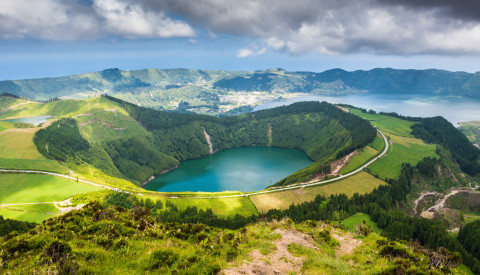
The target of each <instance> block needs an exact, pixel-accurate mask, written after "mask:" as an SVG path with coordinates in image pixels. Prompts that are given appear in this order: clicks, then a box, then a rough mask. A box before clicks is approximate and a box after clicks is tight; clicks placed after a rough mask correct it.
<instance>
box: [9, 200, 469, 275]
mask: <svg viewBox="0 0 480 275" xmlns="http://www.w3.org/2000/svg"><path fill="white" fill-rule="evenodd" d="M32 233H35V234H28V233H27V234H23V235H15V234H12V235H9V236H7V237H5V238H4V241H3V242H2V243H1V244H0V251H1V252H0V258H1V259H2V262H3V264H2V265H1V266H0V271H1V272H2V273H8V272H12V273H31V272H33V271H34V270H35V272H47V271H48V270H50V271H54V272H59V273H68V274H72V273H101V274H118V273H157V274H158V273H162V274H169V273H190V274H212V273H217V272H220V271H222V270H223V272H226V273H227V274H228V273H234V274H235V273H241V272H248V270H251V269H256V270H258V269H259V268H261V269H265V270H273V269H275V270H281V272H282V273H288V272H293V271H296V272H302V273H306V274H318V273H339V274H340V273H341V274H345V273H348V274H362V273H365V272H366V273H381V272H394V271H395V270H403V271H407V270H408V271H409V272H416V273H419V272H427V271H428V272H439V271H440V269H439V268H437V269H428V266H429V262H430V258H429V257H421V256H422V255H426V254H428V251H427V250H425V249H424V248H422V247H420V246H418V245H416V246H415V245H414V244H413V243H399V242H394V241H389V240H388V239H386V238H384V237H379V236H378V235H377V234H374V233H373V234H370V235H369V236H367V237H361V236H357V238H359V239H357V240H355V239H354V237H356V236H354V235H353V234H352V233H349V232H345V231H342V230H340V229H336V228H334V227H333V226H331V225H329V224H324V223H321V222H309V223H300V224H296V225H293V224H292V223H291V221H289V220H284V221H281V222H277V221H273V222H269V223H263V222H262V223H256V224H252V225H249V226H246V227H244V228H242V229H240V230H228V229H218V228H212V227H209V226H205V225H202V224H178V223H161V222H158V221H155V220H154V219H153V218H152V217H151V216H150V215H149V213H148V211H147V212H145V211H143V210H142V209H141V208H135V209H132V210H125V209H123V208H119V207H117V208H104V207H102V206H101V205H98V204H90V205H88V206H87V207H86V208H85V209H83V210H81V211H76V212H72V213H69V214H66V215H64V216H62V217H57V218H54V219H50V220H48V221H46V222H45V223H44V224H43V225H41V226H37V227H36V228H35V229H33V231H32ZM352 244H353V245H352ZM346 246H350V247H351V248H349V249H347V248H346ZM14 255H15V256H14ZM452 255H454V254H452ZM340 256H342V257H340ZM367 263H369V264H367ZM457 266H458V263H455V264H453V265H451V266H448V267H447V269H444V270H449V271H450V272H452V273H453V274H465V273H463V271H461V269H458V268H456V267H457ZM442 267H443V266H442ZM437 270H438V271H437ZM467 270H468V269H467Z"/></svg>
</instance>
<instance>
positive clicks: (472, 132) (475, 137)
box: [458, 121, 480, 147]
mask: <svg viewBox="0 0 480 275" xmlns="http://www.w3.org/2000/svg"><path fill="white" fill-rule="evenodd" d="M458 129H459V130H460V131H461V132H462V133H463V134H464V135H465V136H466V137H467V138H468V140H470V142H472V143H473V144H474V145H475V146H477V147H479V146H480V121H469V122H460V127H459V128H458Z"/></svg>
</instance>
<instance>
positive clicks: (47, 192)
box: [0, 173, 99, 222]
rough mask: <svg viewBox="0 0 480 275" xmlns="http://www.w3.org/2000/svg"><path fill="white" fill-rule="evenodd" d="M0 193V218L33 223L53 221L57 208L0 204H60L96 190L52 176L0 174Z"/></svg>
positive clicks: (96, 188) (41, 205)
mask: <svg viewBox="0 0 480 275" xmlns="http://www.w3.org/2000/svg"><path fill="white" fill-rule="evenodd" d="M0 189H1V190H2V192H1V193H0V215H3V216H4V217H5V218H12V219H18V220H22V221H33V222H39V221H42V220H44V219H47V218H50V217H52V213H56V212H58V211H57V208H55V206H54V205H53V204H32V205H11V206H2V205H1V204H19V203H32V202H53V201H63V200H65V199H68V198H70V197H71V196H73V195H75V194H79V193H84V192H89V191H95V190H99V188H98V187H95V186H91V185H87V184H82V183H77V182H74V181H70V180H66V179H62V178H59V177H55V176H47V175H31V174H8V173H5V174H0Z"/></svg>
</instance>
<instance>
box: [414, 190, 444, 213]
mask: <svg viewBox="0 0 480 275" xmlns="http://www.w3.org/2000/svg"><path fill="white" fill-rule="evenodd" d="M437 194H439V193H438V192H423V193H421V194H420V197H418V199H416V200H415V201H414V202H413V210H414V211H415V213H416V212H417V206H418V203H419V202H420V201H421V200H423V198H425V197H426V196H430V195H437Z"/></svg>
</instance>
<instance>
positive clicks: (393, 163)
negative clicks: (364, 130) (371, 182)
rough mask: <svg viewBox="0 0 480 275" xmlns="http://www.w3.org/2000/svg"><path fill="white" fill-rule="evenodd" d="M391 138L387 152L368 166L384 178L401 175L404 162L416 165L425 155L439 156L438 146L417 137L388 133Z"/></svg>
mask: <svg viewBox="0 0 480 275" xmlns="http://www.w3.org/2000/svg"><path fill="white" fill-rule="evenodd" d="M386 135H387V136H388V137H389V139H390V142H391V144H390V146H389V148H388V151H387V154H386V155H385V156H384V157H382V158H380V159H379V160H378V161H376V162H374V163H373V164H372V165H370V166H369V167H368V169H369V170H370V173H371V174H372V175H377V176H378V177H380V178H382V179H386V178H397V177H398V175H400V171H401V168H402V163H410V164H411V165H416V164H417V163H418V162H419V161H421V160H422V159H423V158H424V157H438V155H437V154H436V153H435V149H436V146H435V145H433V144H425V143H424V142H423V141H422V140H419V139H416V138H408V137H399V136H395V135H391V134H386Z"/></svg>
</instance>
